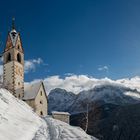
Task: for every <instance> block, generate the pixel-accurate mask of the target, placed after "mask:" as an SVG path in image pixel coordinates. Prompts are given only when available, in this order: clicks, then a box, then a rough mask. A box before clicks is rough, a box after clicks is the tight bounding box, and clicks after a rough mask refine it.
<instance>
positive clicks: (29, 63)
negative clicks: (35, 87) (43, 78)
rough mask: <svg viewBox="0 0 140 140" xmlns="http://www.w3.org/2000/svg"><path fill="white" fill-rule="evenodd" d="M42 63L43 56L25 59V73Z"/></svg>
mask: <svg viewBox="0 0 140 140" xmlns="http://www.w3.org/2000/svg"><path fill="white" fill-rule="evenodd" d="M40 64H43V60H42V59H41V58H37V59H30V60H25V64H24V70H25V73H28V72H30V71H35V69H36V66H37V65H40Z"/></svg>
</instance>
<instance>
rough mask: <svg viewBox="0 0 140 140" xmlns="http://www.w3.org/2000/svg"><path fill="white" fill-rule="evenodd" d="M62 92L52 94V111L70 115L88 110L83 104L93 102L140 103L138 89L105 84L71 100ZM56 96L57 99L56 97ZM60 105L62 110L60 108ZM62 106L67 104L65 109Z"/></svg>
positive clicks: (50, 97) (66, 93)
mask: <svg viewBox="0 0 140 140" xmlns="http://www.w3.org/2000/svg"><path fill="white" fill-rule="evenodd" d="M62 91H63V90H62ZM62 91H61V90H60V89H59V90H57V89H56V90H53V92H50V94H49V110H50V111H52V110H55V111H69V112H70V113H76V112H81V111H84V110H85V109H86V106H83V104H85V103H90V102H93V101H94V102H95V101H96V102H101V103H102V104H105V103H112V104H117V105H124V104H134V103H138V102H140V92H138V91H137V90H136V89H131V88H128V87H125V86H120V85H117V84H103V85H99V86H95V87H94V88H93V89H91V90H88V91H82V92H80V93H79V94H77V95H76V97H75V96H71V98H69V96H70V95H69V92H66V91H65V95H63V94H61V93H62ZM54 92H55V93H54ZM56 94H57V98H55V97H56V96H54V95H56ZM71 94H72V93H71ZM66 98H67V99H66ZM67 100H68V102H67ZM62 101H63V102H62ZM54 103H55V104H54ZM58 104H59V106H60V107H61V108H59V106H58ZM62 104H65V106H64V108H63V107H62ZM70 104H71V105H70Z"/></svg>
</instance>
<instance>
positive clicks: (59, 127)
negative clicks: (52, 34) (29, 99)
mask: <svg viewBox="0 0 140 140" xmlns="http://www.w3.org/2000/svg"><path fill="white" fill-rule="evenodd" d="M77 138H78V139H81V140H84V139H86V140H95V138H93V137H91V136H89V135H87V134H86V133H85V132H84V131H83V130H82V129H80V128H79V127H72V126H70V125H68V124H66V123H63V122H61V121H58V120H54V119H52V118H50V117H46V118H45V119H41V118H40V117H39V116H37V115H36V114H35V113H34V112H33V111H32V109H31V108H30V107H29V106H28V105H27V104H26V103H25V102H23V101H21V100H18V99H16V98H15V97H14V96H13V95H12V94H11V93H9V92H8V91H7V90H5V89H0V140H56V139H58V140H60V139H61V140H77Z"/></svg>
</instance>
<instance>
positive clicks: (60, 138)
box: [45, 117, 97, 140]
mask: <svg viewBox="0 0 140 140" xmlns="http://www.w3.org/2000/svg"><path fill="white" fill-rule="evenodd" d="M45 120H46V122H47V124H48V125H49V130H50V132H51V133H52V134H51V136H52V137H51V139H52V140H97V139H96V138H94V137H92V136H89V135H87V134H86V133H83V130H82V129H81V128H80V127H74V126H70V125H68V124H67V123H64V122H61V121H59V120H55V119H52V118H49V117H47V118H46V119H45Z"/></svg>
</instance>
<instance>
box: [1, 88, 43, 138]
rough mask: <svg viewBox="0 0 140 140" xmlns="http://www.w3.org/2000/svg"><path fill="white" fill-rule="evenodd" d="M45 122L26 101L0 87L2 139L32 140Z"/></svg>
mask: <svg viewBox="0 0 140 140" xmlns="http://www.w3.org/2000/svg"><path fill="white" fill-rule="evenodd" d="M43 122H44V121H43V120H42V119H41V118H39V117H38V116H37V115H36V114H35V113H34V112H33V111H32V110H31V108H30V107H29V106H28V105H26V103H24V102H22V101H19V100H18V99H16V98H15V97H13V96H12V95H11V94H10V93H9V92H8V91H7V90H4V89H0V140H31V139H33V138H34V135H35V133H36V132H37V131H38V129H39V128H40V127H41V126H42V125H43Z"/></svg>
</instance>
